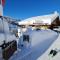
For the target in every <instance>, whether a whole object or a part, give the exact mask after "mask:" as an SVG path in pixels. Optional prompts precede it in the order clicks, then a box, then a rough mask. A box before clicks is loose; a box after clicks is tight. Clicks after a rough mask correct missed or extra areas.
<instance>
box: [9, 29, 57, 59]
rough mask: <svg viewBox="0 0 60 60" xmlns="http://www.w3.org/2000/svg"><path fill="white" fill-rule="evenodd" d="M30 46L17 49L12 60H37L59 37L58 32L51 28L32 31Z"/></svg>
mask: <svg viewBox="0 0 60 60" xmlns="http://www.w3.org/2000/svg"><path fill="white" fill-rule="evenodd" d="M29 33H30V39H31V46H30V48H28V49H26V48H22V50H21V51H19V50H18V51H17V52H16V53H15V54H14V55H13V56H12V57H11V58H10V60H37V59H38V58H39V57H40V56H41V55H42V54H43V53H44V52H45V51H46V50H47V49H48V48H49V47H50V45H51V44H52V43H53V42H54V41H55V40H56V39H57V37H58V34H57V33H56V32H54V31H51V30H40V31H31V32H29Z"/></svg>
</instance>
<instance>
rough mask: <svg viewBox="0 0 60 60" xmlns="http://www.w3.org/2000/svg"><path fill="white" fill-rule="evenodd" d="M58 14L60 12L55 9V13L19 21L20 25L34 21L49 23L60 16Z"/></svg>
mask: <svg viewBox="0 0 60 60" xmlns="http://www.w3.org/2000/svg"><path fill="white" fill-rule="evenodd" d="M58 16H59V14H58V12H57V11H55V12H54V13H53V14H49V15H42V16H35V17H31V18H27V19H25V20H22V21H20V22H18V23H19V24H20V25H21V24H22V25H24V24H33V23H48V24H51V22H53V21H54V20H55V19H56V17H58Z"/></svg>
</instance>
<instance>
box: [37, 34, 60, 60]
mask: <svg viewBox="0 0 60 60" xmlns="http://www.w3.org/2000/svg"><path fill="white" fill-rule="evenodd" d="M52 49H53V50H57V51H58V53H57V54H56V55H55V56H54V57H52V55H49V52H50V51H51V50H52ZM37 60H60V34H59V36H58V38H57V40H56V41H55V42H54V43H53V44H52V45H51V46H50V47H49V49H48V50H47V51H46V52H45V53H44V54H43V55H42V56H41V57H39V58H38V59H37Z"/></svg>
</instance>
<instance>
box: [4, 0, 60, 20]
mask: <svg viewBox="0 0 60 60" xmlns="http://www.w3.org/2000/svg"><path fill="white" fill-rule="evenodd" d="M54 11H58V12H59V13H60V0H6V1H5V6H4V16H11V17H12V18H17V19H26V18H29V17H32V16H39V15H45V14H50V13H52V12H54Z"/></svg>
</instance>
